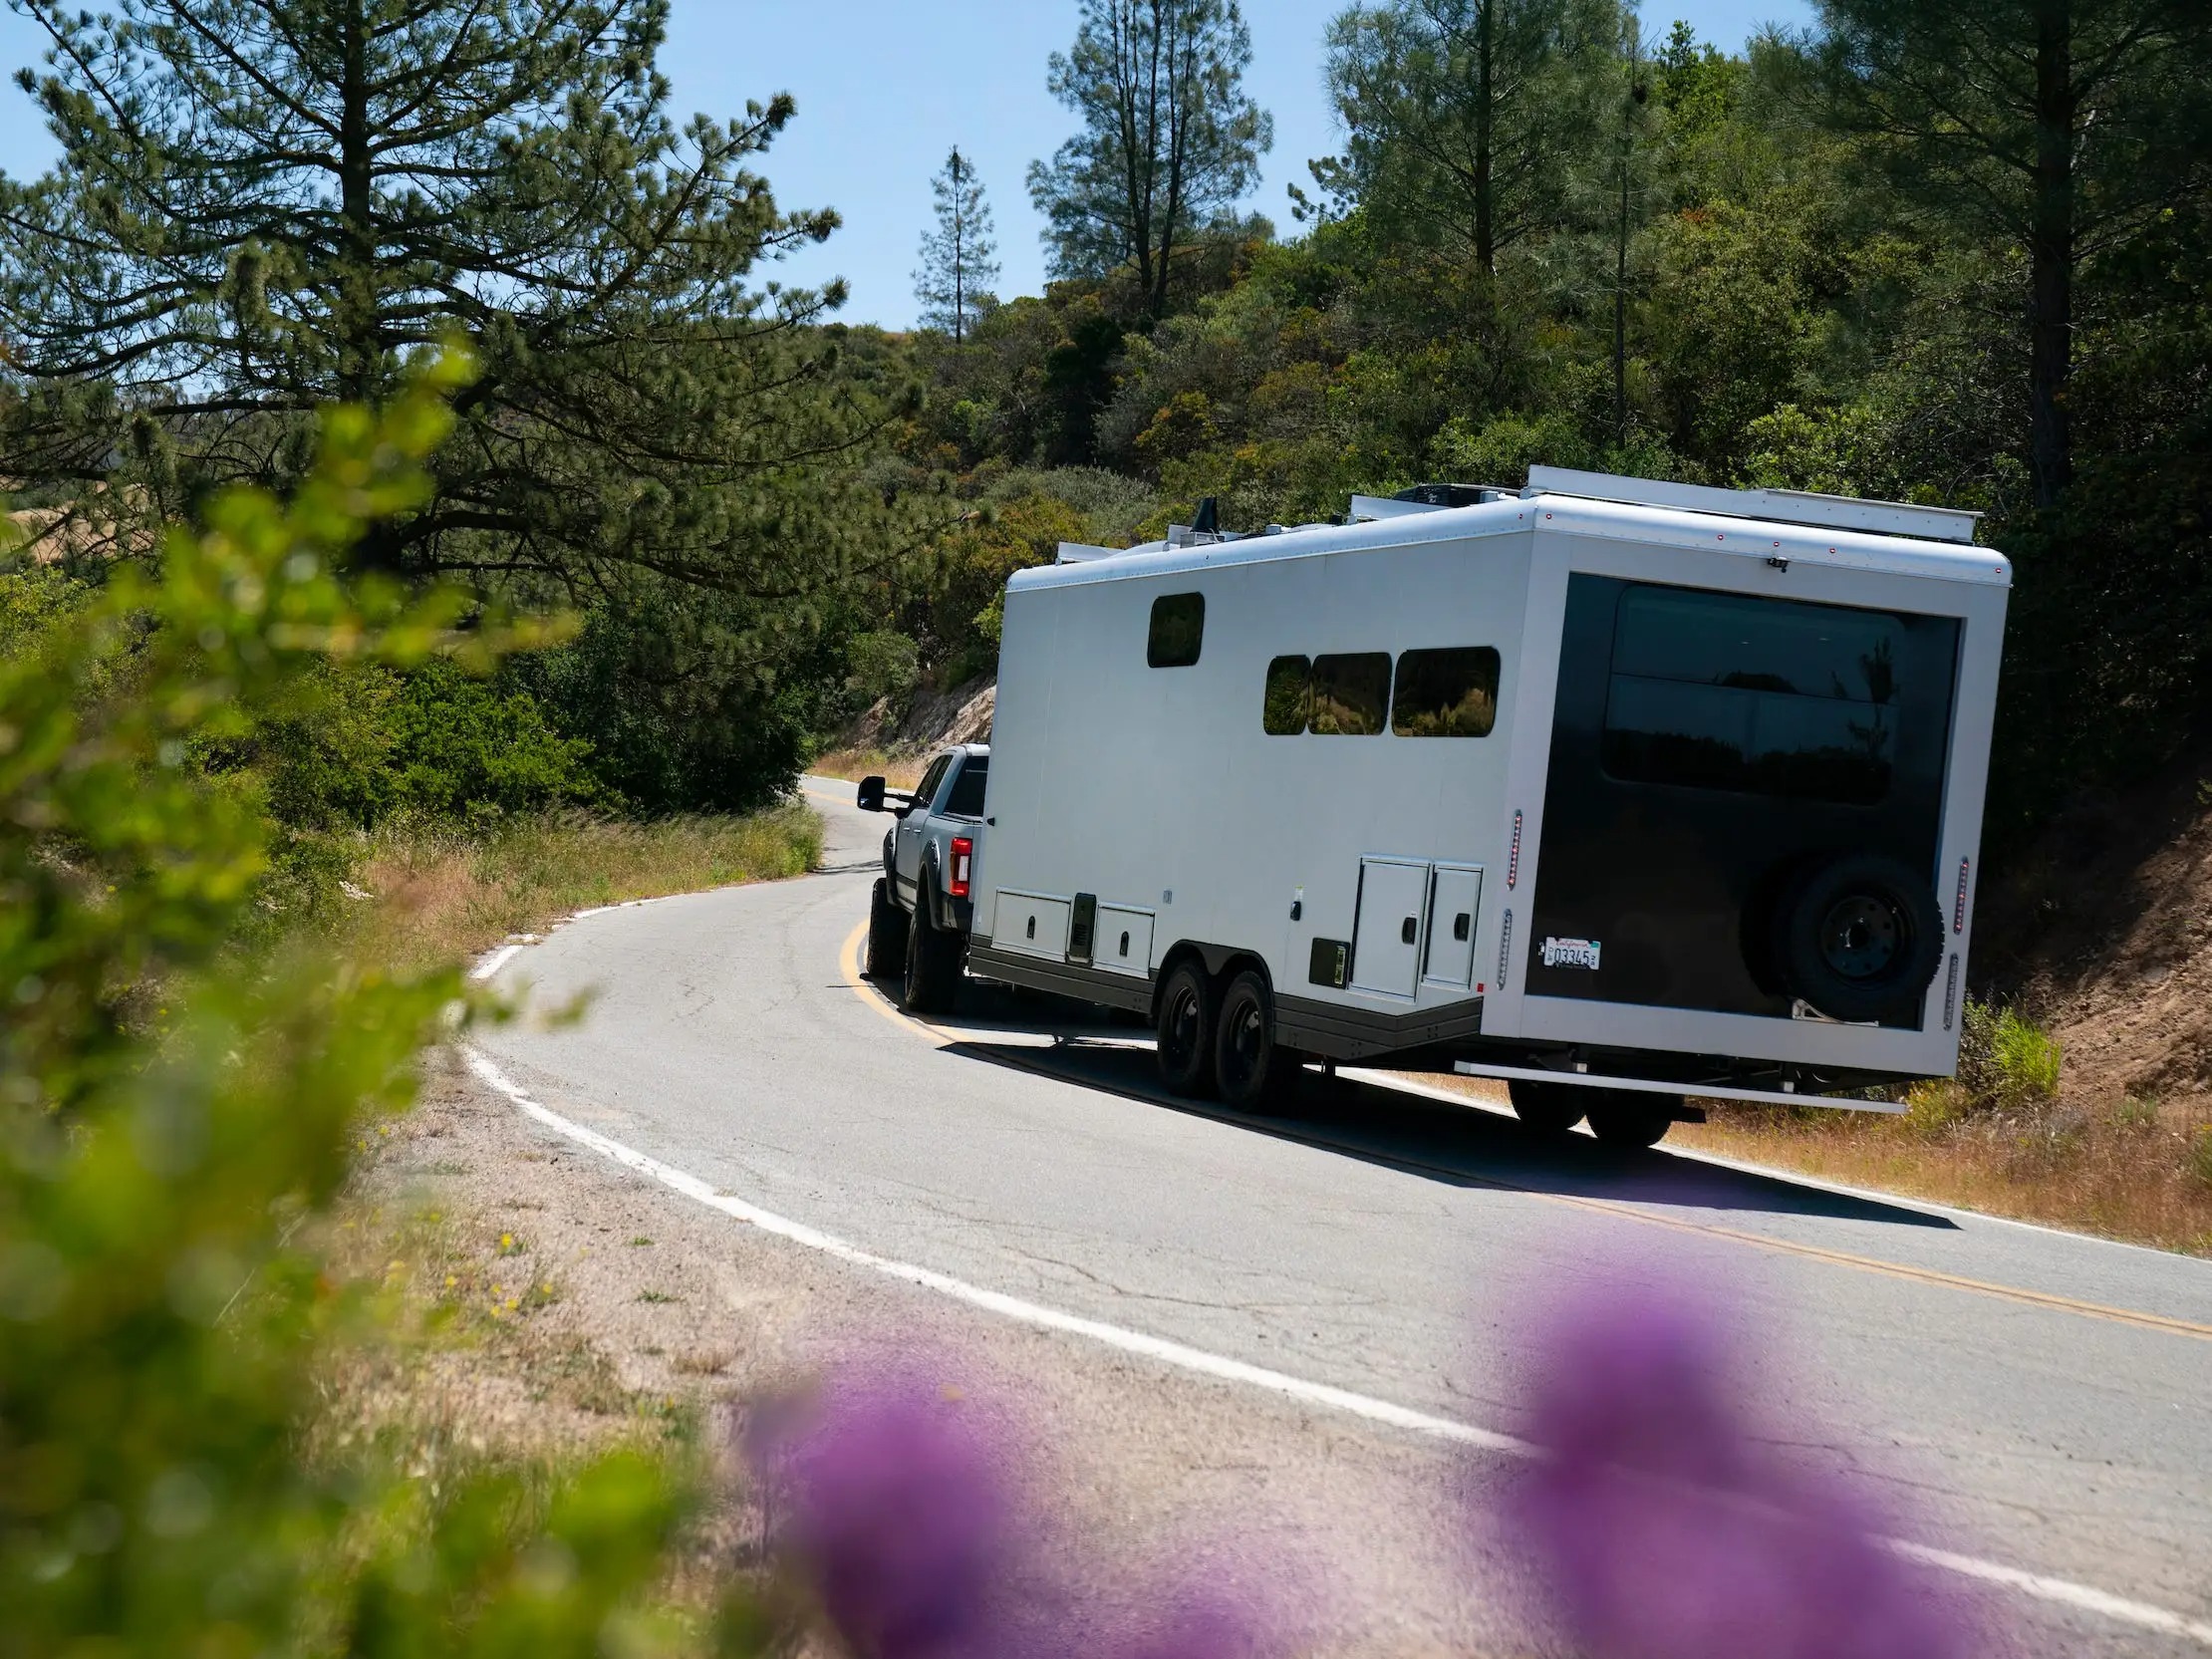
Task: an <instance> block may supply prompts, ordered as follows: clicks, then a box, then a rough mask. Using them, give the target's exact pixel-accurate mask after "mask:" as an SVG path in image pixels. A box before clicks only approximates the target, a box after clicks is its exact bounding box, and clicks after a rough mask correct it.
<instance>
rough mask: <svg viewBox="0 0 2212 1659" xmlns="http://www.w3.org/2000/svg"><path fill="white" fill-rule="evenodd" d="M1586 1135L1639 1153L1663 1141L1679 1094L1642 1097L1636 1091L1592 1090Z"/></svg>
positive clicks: (1679, 1099) (1680, 1104) (1672, 1118)
mask: <svg viewBox="0 0 2212 1659" xmlns="http://www.w3.org/2000/svg"><path fill="white" fill-rule="evenodd" d="M1590 1092H1591V1093H1592V1094H1594V1095H1595V1096H1597V1098H1596V1099H1594V1100H1592V1101H1591V1102H1590V1106H1589V1113H1590V1133H1591V1134H1593V1135H1595V1136H1596V1137H1597V1138H1598V1140H1599V1141H1601V1142H1603V1143H1604V1144H1605V1145H1606V1146H1613V1147H1628V1148H1632V1149H1634V1150H1637V1151H1641V1150H1643V1149H1644V1148H1646V1147H1655V1146H1657V1145H1658V1144H1659V1143H1660V1142H1661V1141H1663V1140H1665V1139H1666V1138H1667V1131H1668V1130H1669V1129H1670V1128H1672V1127H1673V1125H1674V1114H1675V1113H1676V1112H1677V1111H1679V1110H1680V1109H1681V1106H1682V1097H1681V1096H1680V1095H1665V1094H1645V1093H1643V1092H1642V1091H1641V1090H1638V1089H1592V1090H1591V1091H1590Z"/></svg>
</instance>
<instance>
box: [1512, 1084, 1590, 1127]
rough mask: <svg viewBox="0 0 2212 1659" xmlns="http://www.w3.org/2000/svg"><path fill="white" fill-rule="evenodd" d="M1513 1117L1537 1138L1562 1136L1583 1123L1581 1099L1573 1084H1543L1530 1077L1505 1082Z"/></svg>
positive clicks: (1581, 1092)
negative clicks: (1531, 1130)
mask: <svg viewBox="0 0 2212 1659" xmlns="http://www.w3.org/2000/svg"><path fill="white" fill-rule="evenodd" d="M1506 1092H1507V1093H1508V1094H1510V1095H1512V1096H1513V1102H1514V1116H1515V1117H1517V1118H1519V1119H1520V1120H1521V1122H1522V1123H1523V1124H1525V1125H1526V1126H1527V1127H1528V1128H1530V1129H1533V1130H1534V1131H1535V1132H1536V1133H1537V1134H1539V1135H1564V1134H1565V1133H1566V1132H1567V1131H1568V1130H1570V1129H1572V1128H1573V1127H1574V1126H1575V1125H1576V1124H1578V1123H1580V1122H1581V1121H1582V1109H1583V1096H1584V1095H1585V1094H1586V1093H1587V1092H1588V1091H1586V1090H1584V1089H1579V1088H1577V1087H1575V1085H1573V1084H1572V1083H1542V1082H1538V1081H1537V1080H1536V1079H1535V1078H1533V1077H1515V1078H1510V1079H1508V1081H1507V1083H1506Z"/></svg>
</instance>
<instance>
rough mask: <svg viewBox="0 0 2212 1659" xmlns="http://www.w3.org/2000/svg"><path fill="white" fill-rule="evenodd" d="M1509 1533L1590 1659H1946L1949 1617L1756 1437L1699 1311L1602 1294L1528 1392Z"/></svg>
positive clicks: (1822, 1491) (1558, 1344)
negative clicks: (1527, 1447) (1531, 1452)
mask: <svg viewBox="0 0 2212 1659" xmlns="http://www.w3.org/2000/svg"><path fill="white" fill-rule="evenodd" d="M1533 1386H1534V1398H1533V1404H1532V1421H1531V1425H1530V1439H1532V1440H1533V1441H1534V1442H1535V1443H1536V1444H1537V1445H1538V1446H1539V1447H1540V1448H1542V1450H1543V1453H1544V1454H1545V1455H1544V1456H1543V1457H1541V1458H1540V1459H1538V1460H1537V1461H1536V1462H1535V1463H1533V1464H1532V1465H1531V1466H1530V1467H1529V1469H1528V1470H1527V1471H1525V1472H1524V1477H1523V1479H1522V1480H1521V1482H1520V1483H1519V1484H1518V1488H1517V1493H1516V1500H1515V1503H1514V1506H1513V1518H1514V1520H1515V1521H1518V1523H1519V1528H1520V1532H1521V1536H1522V1537H1523V1538H1524V1539H1525V1541H1526V1543H1527V1545H1528V1547H1529V1549H1530V1550H1531V1552H1532V1553H1533V1555H1534V1556H1535V1558H1536V1562H1537V1565H1538V1567H1539V1568H1540V1571H1541V1576H1542V1579H1543V1581H1544V1583H1545V1584H1546V1587H1547V1588H1548V1589H1549V1591H1550V1593H1551V1595H1552V1598H1553V1600H1554V1603H1555V1605H1556V1609H1557V1611H1558V1613H1559V1615H1560V1617H1561V1619H1562V1620H1563V1622H1564V1623H1565V1625H1566V1626H1567V1628H1568V1630H1569V1631H1570V1633H1571V1634H1572V1635H1573V1636H1574V1638H1575V1639H1576V1640H1577V1642H1578V1643H1579V1644H1580V1645H1581V1646H1582V1647H1583V1648H1585V1649H1586V1650H1587V1651H1588V1652H1589V1653H1590V1654H1591V1655H1592V1656H1593V1659H1949V1656H1951V1655H1953V1654H1956V1653H1957V1652H1959V1651H1960V1649H1961V1646H1962V1643H1961V1640H1960V1637H1959V1633H1958V1631H1957V1629H1956V1627H1955V1625H1954V1621H1953V1617H1952V1614H1951V1610H1950V1609H1949V1608H1947V1607H1945V1606H1944V1605H1942V1604H1941V1603H1939V1602H1938V1601H1937V1600H1935V1599H1934V1597H1933V1596H1932V1594H1931V1592H1930V1590H1929V1589H1928V1588H1927V1586H1925V1585H1924V1584H1923V1583H1922V1582H1921V1581H1920V1579H1919V1575H1918V1574H1916V1573H1915V1572H1913V1571H1912V1570H1911V1569H1910V1568H1909V1567H1908V1566H1907V1565H1906V1563H1905V1562H1904V1561H1902V1560H1900V1559H1899V1558H1898V1557H1897V1556H1896V1555H1895V1554H1894V1553H1893V1552H1892V1551H1890V1550H1889V1549H1888V1548H1887V1547H1885V1546H1884V1545H1883V1544H1881V1543H1880V1542H1878V1541H1877V1534H1878V1530H1879V1528H1878V1527H1877V1524H1876V1518H1875V1517H1874V1515H1873V1514H1872V1513H1871V1511H1870V1510H1869V1509H1868V1508H1867V1507H1866V1506H1865V1505H1863V1504H1862V1503H1860V1502H1859V1501H1858V1500H1857V1499H1856V1498H1855V1497H1854V1496H1853V1495H1851V1494H1850V1493H1848V1492H1846V1491H1844V1490H1842V1489H1841V1488H1840V1487H1838V1486H1836V1485H1834V1484H1832V1483H1829V1482H1824V1481H1820V1480H1816V1479H1814V1478H1812V1477H1809V1476H1806V1475H1803V1474H1800V1473H1798V1472H1796V1471H1793V1470H1792V1469H1790V1468H1789V1467H1787V1466H1786V1465H1785V1464H1784V1463H1783V1461H1782V1460H1781V1459H1780V1458H1778V1457H1777V1456H1776V1455H1775V1454H1774V1452H1773V1451H1772V1450H1771V1448H1770V1447H1768V1446H1767V1445H1766V1444H1764V1443H1762V1442H1761V1441H1760V1440H1759V1439H1758V1438H1757V1437H1756V1436H1755V1434H1754V1432H1753V1428H1752V1425H1751V1424H1750V1422H1749V1421H1748V1420H1747V1417H1746V1414H1745V1412H1744V1410H1743V1409H1742V1407H1741V1405H1740V1401H1739V1395H1738V1394H1737V1393H1736V1392H1735V1391H1734V1389H1733V1388H1732V1387H1731V1379H1730V1377H1729V1373H1728V1368H1727V1366H1726V1364H1725V1344H1724V1343H1723V1341H1722V1339H1721V1337H1720V1334H1719V1332H1718V1330H1717V1328H1716V1326H1715V1325H1714V1324H1713V1322H1712V1321H1711V1320H1710V1319H1709V1318H1707V1317H1706V1316H1705V1315H1703V1314H1702V1313H1701V1312H1700V1311H1699V1310H1698V1309H1697V1308H1696V1307H1695V1306H1694V1305H1693V1304H1692V1303H1691V1302H1690V1301H1689V1300H1688V1299H1687V1298H1686V1297H1683V1296H1681V1295H1679V1294H1676V1293H1672V1292H1668V1291H1663V1290H1652V1289H1648V1288H1646V1289H1640V1290H1637V1291H1634V1292H1627V1291H1623V1292H1619V1293H1615V1294H1610V1295H1606V1296H1602V1297H1599V1298H1597V1299H1595V1300H1594V1301H1591V1302H1589V1303H1586V1304H1584V1305H1582V1306H1580V1307H1578V1308H1576V1309H1574V1310H1572V1311H1570V1312H1569V1313H1568V1314H1567V1316H1566V1317H1564V1318H1563V1319H1562V1320H1561V1321H1560V1322H1559V1323H1558V1325H1557V1326H1556V1328H1555V1329H1554V1331H1553V1332H1552V1334H1551V1338H1550V1340H1549V1342H1548V1343H1547V1344H1546V1346H1545V1348H1544V1350H1543V1354H1542V1358H1541V1360H1540V1362H1539V1365H1538V1368H1537V1371H1536V1375H1535V1377H1534V1378H1533Z"/></svg>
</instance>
